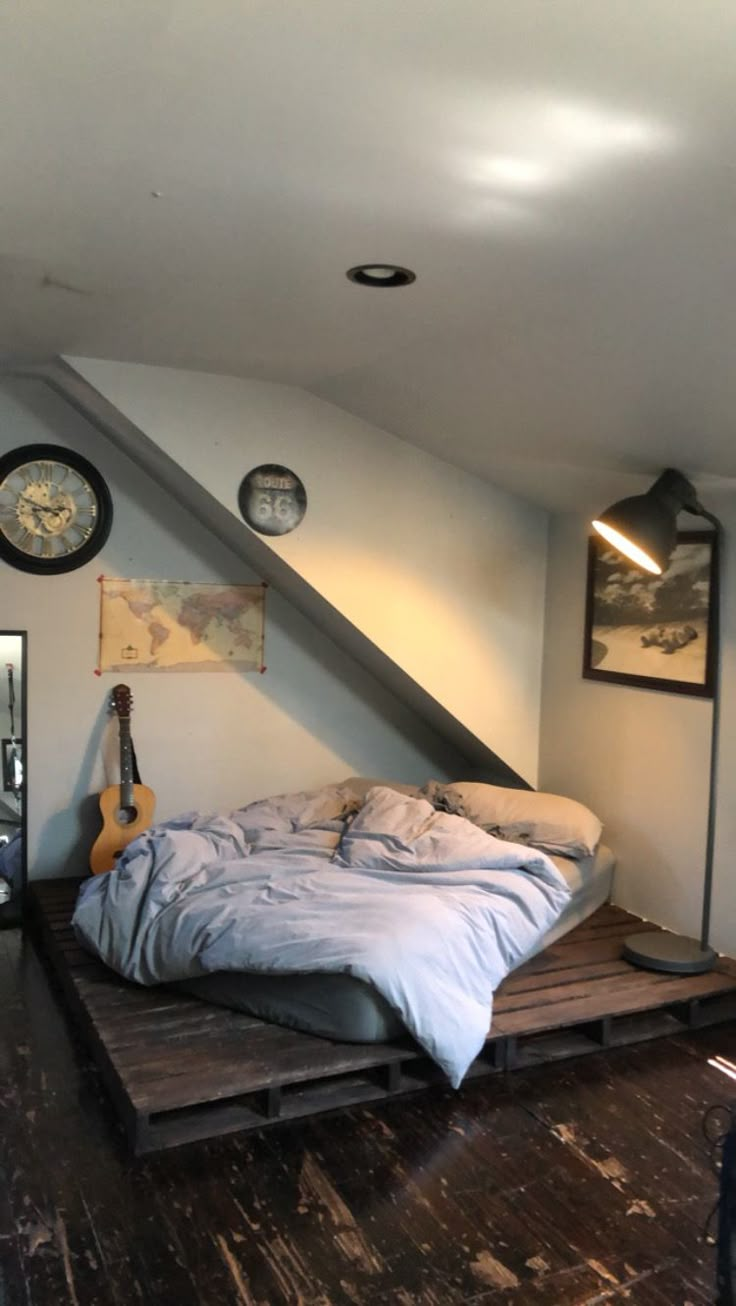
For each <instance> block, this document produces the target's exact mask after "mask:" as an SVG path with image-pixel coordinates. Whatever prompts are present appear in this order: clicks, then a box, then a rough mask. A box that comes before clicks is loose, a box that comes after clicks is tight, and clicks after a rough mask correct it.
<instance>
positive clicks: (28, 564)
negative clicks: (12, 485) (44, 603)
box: [0, 444, 113, 576]
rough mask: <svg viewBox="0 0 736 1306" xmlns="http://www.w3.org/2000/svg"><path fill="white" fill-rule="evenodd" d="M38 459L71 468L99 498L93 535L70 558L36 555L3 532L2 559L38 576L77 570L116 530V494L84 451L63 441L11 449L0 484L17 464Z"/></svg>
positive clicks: (0, 469)
mask: <svg viewBox="0 0 736 1306" xmlns="http://www.w3.org/2000/svg"><path fill="white" fill-rule="evenodd" d="M38 460H44V461H48V462H55V463H61V465H62V466H67V467H71V468H72V470H73V471H75V472H78V473H79V475H80V476H83V477H84V479H85V480H86V481H87V483H88V484H89V486H90V487H91V489H92V491H93V492H94V495H95V498H96V499H97V518H96V521H95V524H94V526H93V528H92V534H91V536H90V538H89V539H88V540H87V541H86V542H85V543H84V544H82V545H81V546H80V548H78V549H75V551H74V553H70V554H68V555H67V556H66V557H63V558H32V557H30V556H29V554H27V553H23V552H21V550H20V549H16V548H15V547H14V545H13V544H11V542H10V540H8V539H7V538H6V537H5V535H3V533H2V531H0V558H2V560H3V561H4V562H8V563H10V566H11V567H15V568H17V570H18V571H26V572H30V573H32V574H33V575H36V576H58V575H61V574H62V573H63V572H67V571H76V569H77V568H78V567H83V566H84V565H85V563H87V562H91V560H92V558H94V557H95V555H96V554H97V553H99V551H100V549H101V548H102V547H103V545H104V544H105V543H106V541H107V539H108V536H109V534H110V531H111V529H112V516H113V512H112V495H111V494H110V491H109V489H108V487H107V484H106V482H105V481H104V480H103V477H102V476H101V475H100V473H99V472H98V471H97V468H96V467H93V466H92V463H91V462H88V460H87V459H86V458H83V457H82V455H81V453H77V452H76V451H75V450H74V449H67V448H66V447H65V446H64V445H61V444H26V445H22V446H21V447H20V448H17V449H11V450H9V452H8V453H6V454H3V455H2V456H1V457H0V483H1V482H2V481H3V480H4V479H5V477H6V476H7V475H8V474H9V473H10V472H12V471H13V470H14V469H15V468H16V467H20V466H22V464H23V463H32V462H36V461H38Z"/></svg>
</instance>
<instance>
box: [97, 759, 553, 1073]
mask: <svg viewBox="0 0 736 1306" xmlns="http://www.w3.org/2000/svg"><path fill="white" fill-rule="evenodd" d="M569 896H570V891H569V889H568V887H567V885H566V883H565V881H564V879H563V878H562V876H561V875H560V873H559V871H558V870H557V869H556V867H555V866H554V865H553V863H552V862H551V861H550V859H549V857H546V856H545V855H544V854H543V853H541V852H537V851H536V850H534V849H531V848H528V847H522V846H521V845H517V844H511V843H506V842H503V841H501V840H499V839H496V838H494V837H493V836H492V835H489V834H486V833H485V832H484V831H483V830H481V829H479V828H478V827H477V826H475V825H472V824H471V823H470V822H469V821H466V820H465V819H464V818H462V817H459V816H453V815H449V814H447V813H445V812H437V811H435V810H434V808H433V807H432V806H431V805H430V804H429V803H428V802H426V801H425V800H424V799H421V798H408V797H404V796H403V795H401V794H399V793H397V792H396V791H394V790H393V789H389V788H385V787H375V788H373V789H370V790H369V791H368V794H367V797H366V799H365V801H364V802H363V803H362V804H361V803H360V802H359V801H358V800H357V799H356V797H355V795H354V793H353V792H351V791H350V790H349V789H348V788H347V787H342V786H334V785H333V786H327V787H326V788H324V789H321V790H318V791H316V792H312V793H304V794H291V795H286V796H284V797H280V798H273V799H268V800H265V801H263V802H258V803H252V804H251V805H250V806H249V807H245V808H242V809H240V810H239V811H236V812H233V813H232V814H231V815H230V816H199V817H195V816H188V817H182V818H181V819H179V820H177V821H172V822H168V823H167V824H164V825H159V826H156V827H154V828H153V829H152V830H150V831H148V832H147V833H146V834H144V835H141V836H140V837H139V838H138V839H136V840H135V842H134V843H132V844H131V845H130V846H129V847H128V848H127V849H126V851H125V852H124V853H123V855H122V857H121V858H120V860H119V862H118V865H117V867H116V869H115V870H114V871H112V872H110V873H109V874H107V875H99V876H96V877H94V878H93V879H92V880H89V881H87V882H86V883H85V884H84V885H83V886H82V890H81V892H80V895H79V900H78V903H77V907H76V911H75V913H74V920H73V924H74V929H75V932H76V935H77V938H78V939H79V941H80V943H82V944H83V945H84V946H85V947H86V948H88V949H90V950H91V951H92V952H94V953H96V954H97V955H98V956H99V957H101V958H102V960H103V961H105V962H106V963H107V964H108V965H109V966H111V967H112V968H113V969H114V970H116V971H118V972H119V974H121V975H123V976H125V977H126V978H127V979H129V980H134V981H137V982H138V983H140V984H162V983H163V984H165V983H168V982H170V981H174V980H182V979H191V978H193V977H196V976H201V975H204V974H207V973H211V972H213V971H261V972H264V971H265V972H271V973H278V974H298V973H302V972H305V971H321V972H333V973H335V972H337V973H342V974H348V975H353V976H355V977H356V978H358V979H361V980H366V981H368V982H369V983H370V984H372V985H374V987H375V988H376V989H377V990H378V991H379V992H380V993H381V994H382V995H383V997H384V998H386V1000H387V1001H388V1002H389V1003H390V1005H391V1006H392V1007H393V1008H394V1009H395V1010H396V1011H397V1012H398V1014H399V1016H400V1017H401V1019H402V1020H403V1022H404V1024H405V1025H406V1027H407V1029H408V1030H409V1031H410V1033H411V1034H412V1035H413V1036H414V1038H415V1039H416V1040H417V1042H418V1043H419V1044H421V1046H422V1047H423V1048H424V1049H425V1050H426V1051H427V1053H428V1054H429V1055H430V1056H431V1057H433V1058H434V1060H435V1061H436V1062H437V1063H438V1065H440V1066H441V1067H442V1069H443V1070H444V1071H445V1072H446V1074H447V1075H448V1077H449V1079H450V1081H451V1083H452V1084H453V1085H455V1086H457V1085H459V1084H460V1082H461V1080H462V1078H463V1075H464V1074H465V1072H466V1070H467V1069H468V1066H469V1065H470V1063H471V1062H472V1061H473V1059H474V1058H475V1057H476V1056H477V1054H478V1052H479V1051H480V1049H481V1047H482V1046H483V1043H484V1041H485V1038H486V1036H487V1034H488V1029H489V1026H490V1017H491V1006H492V1000H493V992H494V990H495V989H496V988H497V986H498V984H499V983H500V981H501V980H502V979H503V978H504V976H505V975H506V974H508V972H509V971H510V970H511V969H512V968H513V967H514V966H515V965H516V964H517V963H518V961H519V960H520V958H521V957H523V956H524V955H525V954H526V953H528V952H529V951H530V950H531V949H532V948H533V947H534V945H535V944H536V943H537V942H538V941H539V939H540V938H541V936H542V935H543V934H544V933H546V931H547V930H548V929H549V928H550V926H551V925H553V924H554V922H555V921H556V920H557V918H558V916H559V915H560V914H561V912H562V911H563V909H564V907H565V905H566V903H567V902H568V899H569Z"/></svg>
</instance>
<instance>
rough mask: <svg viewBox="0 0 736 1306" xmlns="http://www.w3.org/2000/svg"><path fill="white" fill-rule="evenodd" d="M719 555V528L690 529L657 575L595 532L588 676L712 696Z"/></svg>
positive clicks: (588, 617) (585, 658)
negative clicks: (617, 551)
mask: <svg viewBox="0 0 736 1306" xmlns="http://www.w3.org/2000/svg"><path fill="white" fill-rule="evenodd" d="M717 585H718V556H717V541H716V536H715V533H714V532H713V531H683V532H680V533H679V534H678V536H677V544H676V546H675V550H674V553H673V554H672V559H671V561H670V565H669V567H668V568H667V571H665V572H663V573H662V575H661V576H652V575H649V574H648V573H646V572H642V571H641V570H640V569H639V568H638V567H635V566H634V565H633V564H632V563H629V562H627V561H626V559H624V558H622V557H621V554H619V553H616V552H615V551H614V550H613V549H611V547H610V545H608V544H606V542H605V540H602V539H600V538H599V537H598V536H592V537H591V539H590V543H589V552H588V590H587V601H586V607H585V646H584V651H583V675H584V676H585V678H586V679H587V680H609V681H611V682H612V683H613V684H616V685H636V686H639V687H640V688H642V689H663V690H666V691H667V692H668V693H675V694H699V695H700V696H701V697H702V698H712V697H713V680H714V669H715V658H716V651H717V650H716V647H715V639H716V622H715V603H716V602H717V594H718V590H717Z"/></svg>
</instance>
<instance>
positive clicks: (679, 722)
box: [540, 515, 736, 954]
mask: <svg viewBox="0 0 736 1306" xmlns="http://www.w3.org/2000/svg"><path fill="white" fill-rule="evenodd" d="M587 539H588V523H587V521H586V520H584V519H582V518H580V517H577V516H571V515H562V516H559V517H556V518H554V519H553V521H552V525H551V531H550V552H549V564H548V587H547V619H546V641H545V658H544V682H543V700H542V727H541V736H540V784H541V786H542V787H543V788H545V789H551V790H555V791H557V792H560V793H566V794H570V795H571V796H573V797H575V798H578V799H580V800H581V801H582V802H584V803H587V804H588V806H590V807H591V808H592V809H593V810H594V811H595V812H597V813H598V815H599V816H600V817H601V819H602V820H603V822H604V825H605V831H604V838H605V840H606V842H607V843H609V844H610V846H611V848H613V849H614V851H615V852H616V855H617V857H618V869H617V872H616V882H615V898H616V901H617V902H618V903H619V904H620V905H621V906H623V907H626V908H627V909H628V910H630V911H633V912H636V913H637V914H639V915H642V916H645V917H646V918H647V919H649V920H653V921H656V922H657V923H658V924H662V925H665V926H667V927H668V928H670V929H674V930H679V931H683V932H685V933H691V934H695V935H697V934H698V933H699V929H700V912H701V893H702V879H703V865H704V853H705V829H706V815H707V812H706V809H707V802H708V762H709V747H710V726H711V715H712V709H711V704H710V702H709V701H707V700H705V699H699V698H690V697H687V696H686V695H681V694H669V693H663V692H662V691H660V690H647V689H633V688H629V687H628V686H622V685H611V684H604V683H603V682H596V681H590V680H583V678H582V675H581V666H582V651H583V622H584V612H585V585H586V569H587ZM724 561H725V564H726V565H725V566H724V609H725V610H724V634H723V648H724V673H723V682H724V701H723V713H722V718H721V719H722V734H723V747H722V763H721V784H720V791H719V808H718V837H717V859H716V875H715V889H714V899H713V931H712V939H713V942H714V944H715V946H717V947H719V948H720V949H721V950H723V951H729V952H731V953H732V954H734V952H736V877H735V876H734V874H733V870H732V857H731V855H730V853H729V852H728V851H727V850H728V849H730V848H733V846H734V840H735V839H736V811H735V807H736V805H735V804H734V782H733V776H734V774H736V744H735V742H734V741H735V740H736V729H734V727H735V726H736V699H735V697H734V693H733V686H734V684H735V683H736V680H735V679H734V672H735V671H736V666H735V665H734V660H735V659H734V649H735V648H736V602H735V601H734V600H735V598H736V596H735V595H734V593H733V583H732V581H731V579H730V569H729V567H728V565H727V564H728V558H726V559H725V560H724Z"/></svg>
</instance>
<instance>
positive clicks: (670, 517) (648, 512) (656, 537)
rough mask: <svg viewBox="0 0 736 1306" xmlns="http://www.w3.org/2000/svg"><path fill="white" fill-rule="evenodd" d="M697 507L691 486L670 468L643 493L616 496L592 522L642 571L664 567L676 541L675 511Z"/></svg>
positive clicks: (664, 568)
mask: <svg viewBox="0 0 736 1306" xmlns="http://www.w3.org/2000/svg"><path fill="white" fill-rule="evenodd" d="M696 507H697V496H696V493H695V490H694V488H693V486H692V485H691V484H690V482H689V481H688V480H687V478H686V477H685V476H683V475H682V473H681V472H678V471H674V470H673V469H672V468H669V469H668V470H667V471H665V472H662V475H661V476H660V477H659V478H658V479H657V480H656V481H655V483H654V485H653V486H652V488H651V489H650V490H647V492H646V494H635V495H632V496H631V497H630V498H628V499H619V501H618V503H614V504H612V505H611V507H610V508H606V511H605V512H604V513H601V515H600V516H599V517H597V518H596V519H595V521H594V522H593V527H594V529H595V530H596V531H597V532H598V534H599V535H602V536H603V538H604V539H605V540H607V541H608V543H609V544H611V545H612V546H613V548H615V549H617V550H618V552H619V553H623V554H624V555H625V557H627V558H630V559H631V561H632V562H634V563H636V565H637V566H639V567H642V568H643V569H644V570H645V571H649V572H653V573H654V574H655V575H659V573H660V572H663V571H665V570H666V568H667V566H668V563H669V560H670V557H671V556H672V551H673V549H674V547H675V542H676V540H677V514H678V512H679V511H680V509H681V508H690V509H694V508H696Z"/></svg>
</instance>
